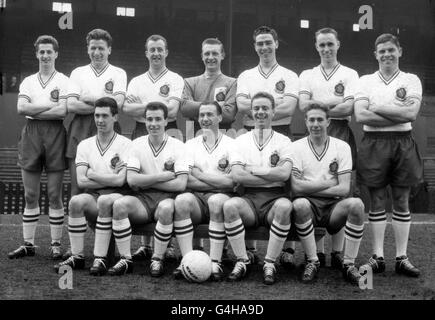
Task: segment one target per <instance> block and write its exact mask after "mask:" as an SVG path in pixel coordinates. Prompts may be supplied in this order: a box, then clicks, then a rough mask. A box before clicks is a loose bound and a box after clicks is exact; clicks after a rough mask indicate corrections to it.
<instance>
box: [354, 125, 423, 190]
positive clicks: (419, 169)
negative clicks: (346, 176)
mask: <svg viewBox="0 0 435 320" xmlns="http://www.w3.org/2000/svg"><path fill="white" fill-rule="evenodd" d="M357 168H358V170H357V181H358V182H359V183H361V184H363V185H366V186H367V187H372V188H383V187H386V186H387V185H391V186H396V187H412V186H414V185H417V184H418V183H420V182H422V181H423V163H422V159H421V156H420V153H419V152H418V147H417V144H416V143H415V141H414V139H413V137H412V135H411V131H405V132H397V131H396V132H379V131H378V132H365V133H364V137H363V139H362V141H361V144H360V147H359V152H358V163H357Z"/></svg>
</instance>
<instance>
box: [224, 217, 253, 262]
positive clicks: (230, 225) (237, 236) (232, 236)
mask: <svg viewBox="0 0 435 320" xmlns="http://www.w3.org/2000/svg"><path fill="white" fill-rule="evenodd" d="M224 225H225V232H226V234H227V237H228V240H229V241H230V243H231V247H232V248H233V252H234V254H235V255H236V257H237V259H244V260H248V255H247V254H246V246H245V227H244V226H243V222H242V219H240V218H239V219H237V220H236V221H233V222H225V223H224Z"/></svg>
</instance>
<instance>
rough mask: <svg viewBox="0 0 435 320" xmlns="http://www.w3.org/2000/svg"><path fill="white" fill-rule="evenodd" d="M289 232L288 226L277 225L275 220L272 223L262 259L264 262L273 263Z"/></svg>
mask: <svg viewBox="0 0 435 320" xmlns="http://www.w3.org/2000/svg"><path fill="white" fill-rule="evenodd" d="M289 231H290V224H279V223H278V222H276V221H275V220H273V221H272V225H271V227H270V231H269V241H268V244H267V251H266V256H265V258H264V261H265V262H270V263H274V262H275V260H276V258H277V257H278V256H279V254H280V253H281V251H282V248H283V246H284V242H285V241H286V239H287V235H288V233H289Z"/></svg>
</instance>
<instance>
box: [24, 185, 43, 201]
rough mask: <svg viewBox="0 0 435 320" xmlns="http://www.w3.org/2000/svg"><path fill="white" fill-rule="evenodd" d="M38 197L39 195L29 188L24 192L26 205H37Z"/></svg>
mask: <svg viewBox="0 0 435 320" xmlns="http://www.w3.org/2000/svg"><path fill="white" fill-rule="evenodd" d="M38 197H39V194H38V192H37V191H36V190H34V189H29V188H27V189H26V190H25V191H24V199H25V200H26V204H35V203H36V202H38Z"/></svg>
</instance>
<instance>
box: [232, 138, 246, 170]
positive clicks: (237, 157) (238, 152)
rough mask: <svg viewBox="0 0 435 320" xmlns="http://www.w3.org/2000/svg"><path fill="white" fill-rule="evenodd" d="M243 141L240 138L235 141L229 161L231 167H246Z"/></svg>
mask: <svg viewBox="0 0 435 320" xmlns="http://www.w3.org/2000/svg"><path fill="white" fill-rule="evenodd" d="M242 140H243V138H242V137H238V138H236V139H235V140H234V143H233V151H232V154H231V156H230V159H229V162H230V167H232V166H235V165H241V166H245V165H246V159H245V157H244V156H243V148H241V147H242V146H243V141H242Z"/></svg>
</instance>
